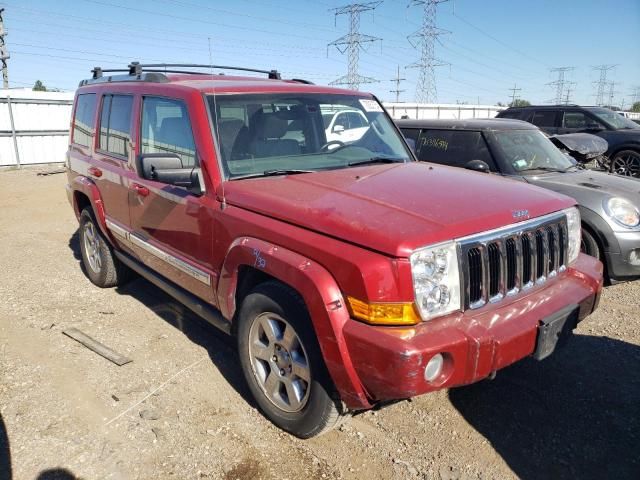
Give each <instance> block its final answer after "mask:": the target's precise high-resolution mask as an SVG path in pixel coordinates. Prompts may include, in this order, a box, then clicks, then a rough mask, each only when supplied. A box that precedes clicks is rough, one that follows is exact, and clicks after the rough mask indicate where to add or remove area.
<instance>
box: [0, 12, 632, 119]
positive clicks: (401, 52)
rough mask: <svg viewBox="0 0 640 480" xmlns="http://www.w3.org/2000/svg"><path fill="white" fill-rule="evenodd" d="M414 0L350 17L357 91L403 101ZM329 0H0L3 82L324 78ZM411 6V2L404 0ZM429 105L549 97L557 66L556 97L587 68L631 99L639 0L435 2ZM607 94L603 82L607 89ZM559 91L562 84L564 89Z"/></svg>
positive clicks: (578, 87) (329, 69)
mask: <svg viewBox="0 0 640 480" xmlns="http://www.w3.org/2000/svg"><path fill="white" fill-rule="evenodd" d="M416 3H419V0H418V1H416V0H413V1H412V0H384V1H382V2H381V3H380V4H379V5H378V6H377V7H376V8H375V10H372V11H369V12H364V13H362V15H361V18H360V33H362V34H366V35H371V36H373V37H378V38H380V40H378V41H375V42H371V43H369V44H367V48H366V49H365V50H363V51H361V52H360V61H359V68H358V72H359V74H360V75H363V76H367V77H372V78H374V79H376V80H378V81H377V82H375V83H367V84H362V85H361V86H360V90H364V91H369V92H373V93H374V94H375V95H377V96H378V97H379V98H381V99H382V100H385V101H394V100H395V93H392V92H391V90H393V89H395V88H396V87H395V83H394V82H393V81H392V79H393V78H394V77H395V76H396V73H397V69H398V67H400V77H401V78H404V79H405V80H403V81H402V82H401V83H400V90H404V91H403V92H401V93H400V94H399V100H400V101H405V102H413V101H415V95H416V84H417V79H418V71H417V70H416V69H412V68H406V66H407V65H410V64H411V63H414V62H416V61H418V60H419V57H420V53H419V51H418V50H416V49H415V48H414V47H413V46H412V45H411V43H409V41H408V40H407V37H408V36H409V35H411V34H412V33H413V32H415V31H416V30H418V29H419V28H420V24H421V20H422V7H421V6H420V5H414V4H416ZM346 4H348V1H335V0H333V1H332V0H297V1H295V2H291V1H277V0H264V1H260V0H234V1H216V0H136V1H135V2H132V1H130V0H10V1H0V6H2V7H4V8H5V11H4V13H3V18H4V25H5V30H6V32H7V36H6V37H5V43H6V45H7V49H8V51H9V54H10V55H11V58H10V59H9V60H8V66H9V82H10V86H12V87H25V86H32V85H33V84H34V82H35V81H36V80H41V81H42V82H43V83H44V84H45V85H46V86H47V87H50V88H59V89H63V90H71V91H72V90H74V89H75V88H76V87H77V85H78V82H79V81H80V80H82V79H84V78H88V77H89V76H90V70H91V68H93V67H94V66H96V65H99V66H102V67H103V68H109V67H110V68H118V67H121V68H124V67H126V65H127V64H128V63H129V61H132V60H139V61H141V62H143V63H144V62H147V63H152V62H153V63H174V62H176V63H177V62H179V63H210V62H209V60H210V59H211V60H212V62H213V63H214V64H218V65H234V66H248V67H253V68H260V69H271V68H275V69H277V70H279V71H280V72H282V73H283V76H285V77H288V78H304V79H307V80H310V81H312V82H314V83H318V84H329V83H330V82H331V81H333V80H335V79H337V78H339V77H341V76H343V75H345V74H346V72H347V56H346V55H345V54H341V53H340V52H339V51H338V50H337V49H336V48H335V47H328V46H327V45H328V44H329V43H331V42H332V41H334V40H336V39H338V38H340V37H341V36H343V35H345V34H346V33H348V30H349V18H348V15H338V16H335V15H334V13H335V12H334V11H333V10H332V9H334V8H337V7H341V6H344V5H346ZM409 4H412V5H409ZM437 26H438V27H439V28H441V29H443V30H445V31H446V33H444V34H443V35H441V36H440V37H439V38H438V42H437V43H436V47H435V56H436V57H437V59H438V60H439V61H440V62H441V63H443V64H444V65H443V66H440V67H437V69H436V88H437V97H436V98H437V102H438V103H470V104H476V103H480V104H495V103H497V102H503V103H508V102H509V101H510V100H511V95H512V91H511V90H510V89H512V88H517V89H520V90H516V95H517V96H518V97H519V98H522V99H526V100H528V101H530V102H532V103H555V102H554V100H555V96H556V90H555V87H554V86H551V85H548V84H549V83H550V82H553V81H554V80H556V79H557V73H553V72H551V71H550V70H551V69H553V68H557V67H574V69H573V70H570V71H568V72H567V73H566V76H565V77H566V80H567V81H571V82H575V84H572V85H571V92H570V101H571V102H572V103H579V104H584V105H587V104H594V103H595V100H596V98H595V93H596V86H595V85H594V82H596V81H597V80H598V79H599V78H600V73H599V72H598V71H596V70H594V69H593V67H594V66H598V65H616V66H615V67H614V68H612V69H611V70H609V71H608V72H607V81H613V82H615V84H614V88H613V90H614V97H613V98H614V102H613V104H614V105H621V104H622V102H623V101H624V105H625V106H626V107H629V106H630V104H631V102H632V101H633V99H634V98H633V94H634V93H635V94H636V95H637V98H636V99H637V100H640V91H638V90H639V89H640V41H639V40H638V34H639V33H640V0H606V1H605V0H537V1H535V2H534V1H531V0H529V1H524V0H449V1H445V2H442V3H440V4H439V5H438V7H437ZM606 92H607V98H608V93H609V89H608V88H607V91H606ZM565 93H566V91H565Z"/></svg>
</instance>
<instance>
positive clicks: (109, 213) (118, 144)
mask: <svg viewBox="0 0 640 480" xmlns="http://www.w3.org/2000/svg"><path fill="white" fill-rule="evenodd" d="M133 103H134V96H133V95H126V94H105V95H102V96H101V98H100V113H99V116H98V118H99V124H98V139H97V142H96V150H95V153H94V155H93V161H92V162H91V163H92V165H91V166H90V167H89V168H88V172H87V174H88V176H89V177H91V178H92V179H93V181H94V182H95V183H96V184H97V185H98V189H99V190H100V195H101V197H102V201H103V202H104V210H105V214H106V217H107V220H108V221H109V222H110V223H111V224H116V225H117V226H118V227H121V228H127V227H128V226H129V224H130V221H129V205H128V198H129V193H128V189H127V180H126V177H127V172H128V171H129V170H130V165H131V164H132V159H133V153H134V152H133V151H132V149H131V130H132V119H133Z"/></svg>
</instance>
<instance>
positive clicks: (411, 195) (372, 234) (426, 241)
mask: <svg viewBox="0 0 640 480" xmlns="http://www.w3.org/2000/svg"><path fill="white" fill-rule="evenodd" d="M224 195H225V200H226V202H227V203H228V204H229V205H234V206H237V207H239V208H244V209H247V210H251V211H254V212H257V213H260V214H263V215H267V216H270V217H273V218H276V219H279V220H282V221H284V222H288V223H291V224H295V225H298V226H300V227H303V228H307V229H309V230H314V231H317V232H320V233H322V234H325V235H329V236H332V237H335V238H338V239H340V240H343V241H347V242H350V243H353V244H357V245H361V246H363V247H366V248H369V249H372V250H376V251H379V252H382V253H385V254H387V255H391V256H397V257H406V256H408V255H410V253H411V252H412V251H413V250H414V249H416V248H418V247H422V246H425V245H430V244H435V243H438V242H442V241H446V240H451V239H454V238H460V237H463V236H466V235H471V234H474V233H478V232H482V231H486V230H491V229H494V228H498V227H501V226H504V225H509V224H513V223H516V220H515V217H514V211H521V210H527V211H528V216H523V217H520V218H519V219H518V221H522V220H526V219H527V218H532V217H537V216H540V215H544V214H547V213H550V212H554V211H558V210H561V209H563V208H566V207H569V206H571V205H574V204H575V202H574V201H573V200H572V199H569V198H567V197H564V196H562V195H558V194H556V193H554V192H551V191H549V190H543V189H539V188H536V187H533V186H529V185H526V184H523V183H522V182H517V181H513V180H509V179H504V178H499V177H496V176H494V175H488V174H486V173H475V172H469V171H467V170H463V169H459V168H453V167H445V166H441V165H433V164H429V163H418V162H411V163H403V164H389V165H371V166H363V167H354V168H346V169H339V170H329V171H319V172H314V173H306V174H297V175H288V176H278V177H263V178H253V179H244V180H235V181H228V182H225V184H224Z"/></svg>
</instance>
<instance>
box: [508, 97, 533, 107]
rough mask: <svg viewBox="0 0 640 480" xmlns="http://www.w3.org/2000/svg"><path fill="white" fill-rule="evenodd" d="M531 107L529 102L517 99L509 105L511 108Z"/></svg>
mask: <svg viewBox="0 0 640 480" xmlns="http://www.w3.org/2000/svg"><path fill="white" fill-rule="evenodd" d="M529 105H531V102H530V101H529V100H523V99H521V98H516V99H515V100H514V101H513V102H511V103H510V104H509V106H510V107H528V106H529Z"/></svg>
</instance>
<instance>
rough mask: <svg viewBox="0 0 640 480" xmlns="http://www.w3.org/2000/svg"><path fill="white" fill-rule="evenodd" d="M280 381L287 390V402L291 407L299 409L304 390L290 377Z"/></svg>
mask: <svg viewBox="0 0 640 480" xmlns="http://www.w3.org/2000/svg"><path fill="white" fill-rule="evenodd" d="M282 383H283V384H284V388H285V391H286V392H287V403H288V404H289V406H290V407H291V408H294V409H296V410H297V409H299V408H300V405H301V403H302V398H303V397H304V391H303V390H302V389H301V388H300V387H299V386H298V385H296V384H295V382H293V381H292V380H291V379H290V378H286V379H284V380H283V382H282Z"/></svg>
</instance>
